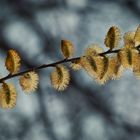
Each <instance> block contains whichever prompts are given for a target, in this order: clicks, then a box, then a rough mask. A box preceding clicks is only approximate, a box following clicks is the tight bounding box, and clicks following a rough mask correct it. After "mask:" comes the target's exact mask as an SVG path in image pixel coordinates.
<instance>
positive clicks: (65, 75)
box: [50, 65, 70, 91]
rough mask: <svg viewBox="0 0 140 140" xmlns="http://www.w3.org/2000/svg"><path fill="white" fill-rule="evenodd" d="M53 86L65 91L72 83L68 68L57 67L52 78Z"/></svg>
mask: <svg viewBox="0 0 140 140" xmlns="http://www.w3.org/2000/svg"><path fill="white" fill-rule="evenodd" d="M50 79H51V84H52V86H53V87H54V88H55V89H56V90H58V91H63V90H65V89H66V88H67V86H68V85H69V82H70V74H69V71H68V69H67V68H66V67H64V66H63V65H57V66H56V68H55V70H54V71H53V72H52V73H51V76H50Z"/></svg>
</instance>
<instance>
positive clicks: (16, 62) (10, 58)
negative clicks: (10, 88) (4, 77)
mask: <svg viewBox="0 0 140 140" xmlns="http://www.w3.org/2000/svg"><path fill="white" fill-rule="evenodd" d="M20 61H21V59H20V56H19V54H18V53H17V51H15V50H13V49H11V50H9V51H8V53H7V57H6V61H5V66H6V68H7V70H8V71H9V72H10V73H11V74H14V73H17V72H18V71H19V69H20V65H21V64H20Z"/></svg>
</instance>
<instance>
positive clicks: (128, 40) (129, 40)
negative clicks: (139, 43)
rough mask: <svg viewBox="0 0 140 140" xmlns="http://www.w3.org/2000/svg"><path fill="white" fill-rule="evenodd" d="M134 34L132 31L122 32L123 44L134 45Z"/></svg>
mask: <svg viewBox="0 0 140 140" xmlns="http://www.w3.org/2000/svg"><path fill="white" fill-rule="evenodd" d="M134 36H135V32H134V31H130V32H126V33H125V34H124V36H123V39H124V44H125V46H126V45H134Z"/></svg>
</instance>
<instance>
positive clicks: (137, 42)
mask: <svg viewBox="0 0 140 140" xmlns="http://www.w3.org/2000/svg"><path fill="white" fill-rule="evenodd" d="M134 40H135V46H138V45H140V25H139V26H138V27H137V30H136V33H135V36H134Z"/></svg>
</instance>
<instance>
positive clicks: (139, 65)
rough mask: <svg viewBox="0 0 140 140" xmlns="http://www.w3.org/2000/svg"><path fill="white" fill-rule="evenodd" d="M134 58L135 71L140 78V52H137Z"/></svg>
mask: <svg viewBox="0 0 140 140" xmlns="http://www.w3.org/2000/svg"><path fill="white" fill-rule="evenodd" d="M134 60H135V61H134ZM134 60H133V72H134V75H135V76H136V78H137V79H140V54H139V53H135V58H134Z"/></svg>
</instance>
